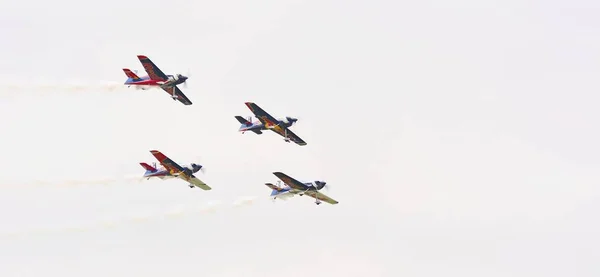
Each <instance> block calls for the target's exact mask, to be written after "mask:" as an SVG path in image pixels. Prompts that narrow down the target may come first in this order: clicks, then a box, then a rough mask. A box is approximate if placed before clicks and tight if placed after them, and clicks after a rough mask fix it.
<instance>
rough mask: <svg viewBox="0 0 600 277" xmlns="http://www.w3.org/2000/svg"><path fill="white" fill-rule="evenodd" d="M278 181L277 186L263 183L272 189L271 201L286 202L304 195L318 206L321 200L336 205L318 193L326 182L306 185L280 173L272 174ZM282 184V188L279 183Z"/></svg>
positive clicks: (333, 201) (335, 202)
mask: <svg viewBox="0 0 600 277" xmlns="http://www.w3.org/2000/svg"><path fill="white" fill-rule="evenodd" d="M273 174H274V175H275V176H277V178H279V179H280V181H277V183H278V184H277V185H273V184H272V183H265V185H266V186H267V187H269V188H271V189H272V191H271V196H270V197H272V198H273V201H275V199H281V200H287V199H289V198H291V197H294V196H295V195H299V196H302V195H304V194H306V195H308V196H310V197H312V198H314V199H315V204H317V205H320V204H321V200H323V201H325V202H327V203H329V204H332V205H333V204H337V203H339V202H338V201H335V200H333V199H331V198H330V197H329V196H327V195H325V194H323V193H321V192H319V190H321V189H323V188H324V187H325V185H326V184H327V183H326V182H323V181H314V182H308V183H302V182H300V181H298V180H296V179H294V178H292V177H290V176H288V175H286V174H285V173H282V172H273ZM281 182H283V184H284V185H283V186H281V185H280V183H281Z"/></svg>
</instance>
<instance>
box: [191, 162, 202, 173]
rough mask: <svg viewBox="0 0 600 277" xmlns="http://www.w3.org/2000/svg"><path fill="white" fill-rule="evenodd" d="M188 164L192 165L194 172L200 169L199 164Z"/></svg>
mask: <svg viewBox="0 0 600 277" xmlns="http://www.w3.org/2000/svg"><path fill="white" fill-rule="evenodd" d="M190 166H191V167H192V171H193V172H194V173H196V172H198V171H200V169H202V166H201V165H199V164H191V165H190Z"/></svg>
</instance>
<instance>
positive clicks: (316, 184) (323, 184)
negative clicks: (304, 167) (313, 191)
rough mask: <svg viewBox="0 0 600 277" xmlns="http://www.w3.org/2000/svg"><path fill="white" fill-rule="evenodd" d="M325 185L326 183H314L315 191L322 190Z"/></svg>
mask: <svg viewBox="0 0 600 277" xmlns="http://www.w3.org/2000/svg"><path fill="white" fill-rule="evenodd" d="M326 184H327V182H323V181H315V186H316V188H317V190H321V189H322V188H324V187H325V185H326Z"/></svg>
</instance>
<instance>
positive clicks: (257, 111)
mask: <svg viewBox="0 0 600 277" xmlns="http://www.w3.org/2000/svg"><path fill="white" fill-rule="evenodd" d="M245 104H246V106H247V107H248V109H250V111H251V112H252V113H253V114H254V116H256V118H257V119H258V120H260V122H261V123H262V124H263V125H265V127H271V126H275V125H277V124H279V120H277V119H275V118H274V117H272V116H271V115H270V114H268V113H267V112H265V110H263V109H262V108H261V107H259V106H258V105H256V104H254V103H253V102H246V103H245Z"/></svg>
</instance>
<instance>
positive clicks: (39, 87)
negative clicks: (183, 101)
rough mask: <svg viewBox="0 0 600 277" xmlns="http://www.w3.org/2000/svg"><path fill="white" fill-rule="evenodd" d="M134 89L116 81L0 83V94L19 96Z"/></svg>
mask: <svg viewBox="0 0 600 277" xmlns="http://www.w3.org/2000/svg"><path fill="white" fill-rule="evenodd" d="M128 90H129V91H134V89H128V88H127V86H126V85H124V84H122V83H116V82H101V83H38V84H35V83H28V82H23V83H20V84H0V95H3V96H19V95H31V94H60V93H77V92H84V91H111V92H112V91H128Z"/></svg>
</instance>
